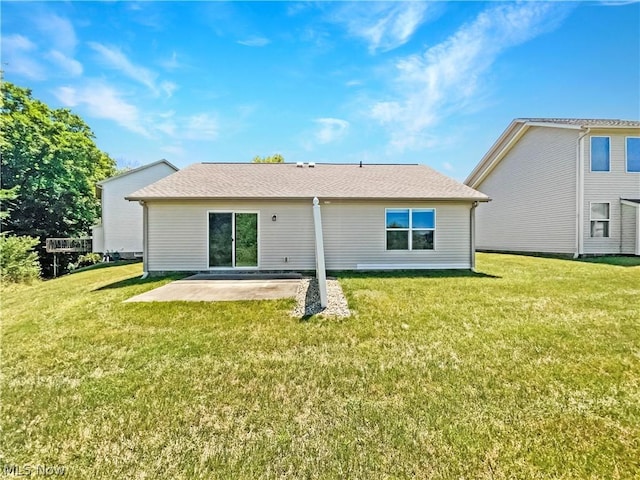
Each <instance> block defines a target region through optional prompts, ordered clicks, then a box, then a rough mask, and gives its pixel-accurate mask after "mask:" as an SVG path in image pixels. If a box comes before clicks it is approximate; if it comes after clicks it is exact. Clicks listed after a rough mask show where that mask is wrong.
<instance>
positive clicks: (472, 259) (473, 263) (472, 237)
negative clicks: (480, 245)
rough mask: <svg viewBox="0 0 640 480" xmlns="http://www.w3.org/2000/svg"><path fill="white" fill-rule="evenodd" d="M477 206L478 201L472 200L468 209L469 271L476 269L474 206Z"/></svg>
mask: <svg viewBox="0 0 640 480" xmlns="http://www.w3.org/2000/svg"><path fill="white" fill-rule="evenodd" d="M477 206H478V202H473V203H472V204H471V208H470V209H469V229H470V232H469V233H470V235H469V250H470V251H469V255H470V262H469V264H470V265H471V271H472V272H475V271H476V207H477Z"/></svg>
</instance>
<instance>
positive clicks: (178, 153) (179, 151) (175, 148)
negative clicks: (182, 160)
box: [160, 145, 185, 157]
mask: <svg viewBox="0 0 640 480" xmlns="http://www.w3.org/2000/svg"><path fill="white" fill-rule="evenodd" d="M160 150H162V151H163V152H167V153H170V154H171V155H173V156H175V157H183V156H184V154H185V150H184V147H182V145H165V146H164V147H161V148H160Z"/></svg>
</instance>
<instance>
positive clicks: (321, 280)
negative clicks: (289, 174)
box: [313, 197, 327, 308]
mask: <svg viewBox="0 0 640 480" xmlns="http://www.w3.org/2000/svg"><path fill="white" fill-rule="evenodd" d="M313 224H314V226H315V232H316V277H317V278H318V289H319V290H320V306H321V307H322V308H326V306H327V271H326V270H325V267H324V242H323V241H322V217H321V215H320V201H319V200H318V197H315V198H314V199H313Z"/></svg>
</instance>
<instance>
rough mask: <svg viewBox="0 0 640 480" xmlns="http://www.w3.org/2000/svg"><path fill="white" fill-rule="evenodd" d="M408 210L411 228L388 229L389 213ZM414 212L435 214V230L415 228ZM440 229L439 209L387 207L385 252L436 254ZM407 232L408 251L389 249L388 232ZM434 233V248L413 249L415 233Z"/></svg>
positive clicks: (385, 213)
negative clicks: (437, 233)
mask: <svg viewBox="0 0 640 480" xmlns="http://www.w3.org/2000/svg"><path fill="white" fill-rule="evenodd" d="M394 210H395V211H400V210H407V211H408V212H409V226H408V227H407V228H389V227H387V214H388V213H389V211H394ZM414 211H418V212H421V211H430V212H433V228H413V212H414ZM437 228H438V220H437V209H436V208H435V207H415V208H414V207H386V208H385V209H384V250H385V252H435V251H436V230H437ZM390 231H391V232H407V237H408V238H407V248H406V249H404V248H403V249H390V248H388V241H387V232H390ZM423 231H431V232H433V248H420V249H414V248H413V232H423Z"/></svg>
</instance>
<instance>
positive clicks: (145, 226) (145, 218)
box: [140, 200, 149, 280]
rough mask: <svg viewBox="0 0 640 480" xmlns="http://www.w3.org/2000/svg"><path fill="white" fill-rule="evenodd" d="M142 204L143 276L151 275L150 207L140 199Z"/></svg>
mask: <svg viewBox="0 0 640 480" xmlns="http://www.w3.org/2000/svg"><path fill="white" fill-rule="evenodd" d="M140 205H141V206H142V277H140V279H141V280H144V279H145V278H147V277H148V276H149V270H148V267H149V208H148V206H147V203H146V202H145V201H144V200H140Z"/></svg>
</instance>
